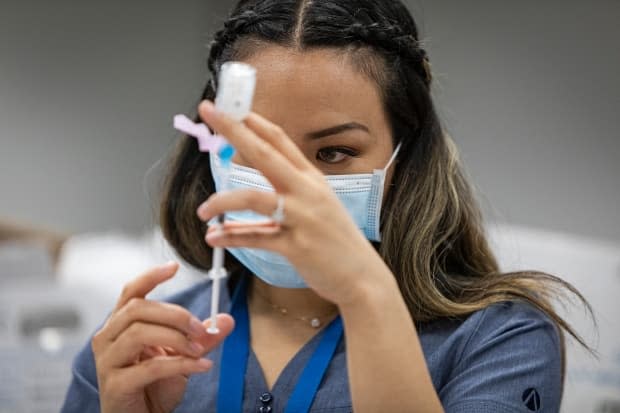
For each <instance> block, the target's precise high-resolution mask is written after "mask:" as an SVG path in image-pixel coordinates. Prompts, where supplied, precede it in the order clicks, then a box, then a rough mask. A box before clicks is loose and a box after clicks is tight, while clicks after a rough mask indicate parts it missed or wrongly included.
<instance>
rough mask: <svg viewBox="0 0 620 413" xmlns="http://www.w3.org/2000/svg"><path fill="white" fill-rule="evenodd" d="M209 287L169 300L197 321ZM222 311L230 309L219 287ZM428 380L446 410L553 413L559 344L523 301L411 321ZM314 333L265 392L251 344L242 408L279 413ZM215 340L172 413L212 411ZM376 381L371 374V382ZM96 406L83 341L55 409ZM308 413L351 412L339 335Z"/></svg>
mask: <svg viewBox="0 0 620 413" xmlns="http://www.w3.org/2000/svg"><path fill="white" fill-rule="evenodd" d="M210 298H211V284H210V282H209V281H205V282H202V283H200V284H197V285H195V286H193V287H191V288H189V289H187V290H185V291H182V292H180V293H178V294H176V295H174V296H172V297H170V298H169V299H168V300H166V301H168V302H170V303H175V304H178V305H181V306H183V307H185V308H187V309H188V310H189V311H191V312H192V313H193V314H194V315H196V316H197V317H198V318H199V319H206V318H208V317H209V311H210ZM220 304H221V307H220V308H221V309H228V308H229V307H230V296H229V292H228V289H226V288H223V289H222V298H221V303H220ZM416 327H417V331H418V335H419V337H420V341H421V344H422V348H423V351H424V355H425V358H426V363H427V365H428V368H429V371H430V374H431V377H432V380H433V385H434V386H435V389H436V391H437V393H438V394H439V398H440V400H441V402H442V404H443V406H444V410H445V411H446V412H447V413H517V412H521V413H531V412H557V411H559V406H560V400H561V396H562V386H563V382H562V356H561V342H560V337H559V333H558V329H557V327H556V326H555V324H554V323H553V322H552V321H551V320H550V319H549V318H548V317H547V316H545V315H544V314H543V313H542V312H540V311H539V310H537V309H535V308H534V307H533V306H531V305H530V304H526V303H522V302H518V301H515V302H505V303H501V304H495V305H491V306H489V307H487V308H486V309H484V310H481V311H478V312H475V313H473V314H471V315H469V316H468V317H464V318H460V319H440V320H436V321H433V322H428V323H421V324H418V325H417V326H416ZM321 337H322V332H320V333H319V334H317V335H316V336H314V337H313V338H312V339H311V340H310V341H309V342H308V343H307V344H306V345H305V346H304V347H303V348H302V349H301V350H300V351H299V352H298V353H297V354H296V355H295V356H294V358H293V359H292V360H291V361H290V362H289V364H288V365H287V366H286V367H285V369H284V370H283V371H282V373H281V375H280V376H279V378H278V379H277V381H276V383H275V385H274V387H273V389H271V390H270V389H268V388H267V385H266V383H265V379H264V377H263V373H262V370H261V367H260V365H259V363H258V360H257V358H256V356H255V354H254V353H253V352H252V351H251V349H250V354H249V358H248V364H247V370H246V374H245V394H244V400H243V411H244V412H259V411H265V410H264V409H263V410H261V407H265V406H269V407H271V411H272V412H274V413H276V412H282V411H283V410H284V407H285V406H286V402H287V400H288V398H289V396H290V394H291V392H292V390H293V388H294V386H295V384H296V383H297V378H298V377H299V375H300V373H301V371H302V370H303V368H304V366H305V365H306V363H307V361H308V360H309V359H310V357H311V356H312V353H313V352H314V350H315V348H316V347H317V345H318V343H319V341H320V339H321ZM220 357H221V345H220V346H218V347H217V348H216V349H215V350H214V351H212V352H211V353H210V354H209V355H208V358H210V359H212V360H214V361H215V365H214V367H213V368H212V369H211V370H210V371H208V372H206V373H203V374H197V375H193V376H191V378H190V379H189V381H188V385H187V390H186V393H185V397H184V399H183V401H182V402H181V404H180V405H179V406H178V407H177V409H175V413H189V412H214V411H215V406H216V401H217V392H218V381H219V380H218V379H219V367H220V365H219V360H220ZM380 379H381V378H380V377H378V378H377V380H380ZM98 411H99V394H98V391H97V376H96V370H95V363H94V358H93V353H92V350H91V347H90V342H88V343H87V344H86V345H85V346H84V348H83V349H82V351H81V352H80V353H79V354H78V355H77V356H76V358H75V360H74V364H73V378H72V381H71V384H70V387H69V389H68V391H67V395H66V398H65V402H64V406H63V408H62V410H61V413H78V412H79V413H84V412H98ZM310 411H311V412H317V413H318V412H321V413H344V412H351V411H352V407H351V395H350V393H349V386H348V376H347V361H346V337H345V339H344V340H342V341H341V343H340V345H339V346H338V348H337V349H336V352H335V355H334V357H333V359H332V360H331V363H330V365H329V367H328V370H327V372H326V374H325V377H324V379H323V381H322V383H321V385H320V387H319V390H318V391H317V394H316V396H315V398H314V401H313V404H312V406H311V409H310Z"/></svg>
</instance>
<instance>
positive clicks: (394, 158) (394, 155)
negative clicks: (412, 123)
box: [383, 142, 403, 171]
mask: <svg viewBox="0 0 620 413" xmlns="http://www.w3.org/2000/svg"><path fill="white" fill-rule="evenodd" d="M402 146H403V143H402V142H399V143H398V145H396V149H394V153H393V154H392V157H391V158H390V160H389V161H388V163H387V165H386V166H385V168H384V169H383V170H384V171H387V170H388V169H390V166H392V164H393V163H394V161H395V160H396V157H397V156H398V153H399V152H400V148H401V147H402Z"/></svg>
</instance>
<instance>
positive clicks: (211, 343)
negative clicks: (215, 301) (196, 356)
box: [198, 314, 235, 354]
mask: <svg viewBox="0 0 620 413" xmlns="http://www.w3.org/2000/svg"><path fill="white" fill-rule="evenodd" d="M202 325H203V326H204V328H205V330H206V329H207V328H209V327H210V326H211V319H210V318H208V319H206V320H205V321H204V322H203V323H202ZM217 328H218V330H219V332H218V333H217V334H207V337H206V338H200V339H198V342H199V343H200V344H201V345H202V346H203V347H204V349H205V350H204V353H205V354H206V353H208V352H210V351H212V350H213V349H214V348H215V347H216V346H218V345H219V344H220V343H221V342H222V341H224V339H225V338H226V337H227V336H228V335H229V334H230V333H231V332H232V331H233V329H234V328H235V320H234V319H233V318H232V317H231V316H230V314H218V315H217Z"/></svg>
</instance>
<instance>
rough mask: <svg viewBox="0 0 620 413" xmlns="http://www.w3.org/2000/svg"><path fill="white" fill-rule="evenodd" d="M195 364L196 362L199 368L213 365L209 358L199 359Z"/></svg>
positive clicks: (207, 367)
mask: <svg viewBox="0 0 620 413" xmlns="http://www.w3.org/2000/svg"><path fill="white" fill-rule="evenodd" d="M196 364H198V367H200V368H201V369H210V368H211V366H212V365H213V362H212V361H211V360H209V359H199V360H198V361H197V362H196Z"/></svg>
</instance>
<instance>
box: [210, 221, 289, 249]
mask: <svg viewBox="0 0 620 413" xmlns="http://www.w3.org/2000/svg"><path fill="white" fill-rule="evenodd" d="M288 238H289V237H285V236H284V233H283V232H282V231H281V230H277V231H276V230H269V229H263V228H254V229H253V228H231V229H228V230H224V231H213V232H211V233H209V234H207V236H206V237H205V239H206V241H207V243H208V244H209V245H210V246H211V247H222V248H238V247H246V248H258V249H264V250H269V251H273V252H277V253H279V254H281V255H284V252H285V251H286V250H287V248H288V249H290V245H289V244H290V242H289V240H288Z"/></svg>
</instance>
